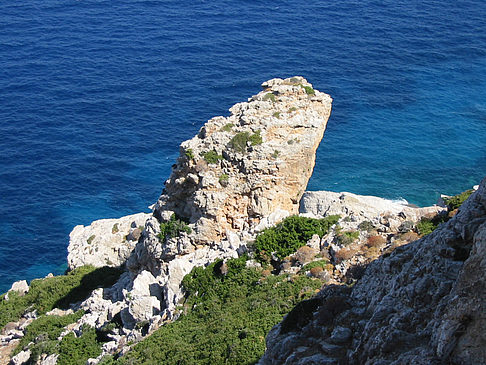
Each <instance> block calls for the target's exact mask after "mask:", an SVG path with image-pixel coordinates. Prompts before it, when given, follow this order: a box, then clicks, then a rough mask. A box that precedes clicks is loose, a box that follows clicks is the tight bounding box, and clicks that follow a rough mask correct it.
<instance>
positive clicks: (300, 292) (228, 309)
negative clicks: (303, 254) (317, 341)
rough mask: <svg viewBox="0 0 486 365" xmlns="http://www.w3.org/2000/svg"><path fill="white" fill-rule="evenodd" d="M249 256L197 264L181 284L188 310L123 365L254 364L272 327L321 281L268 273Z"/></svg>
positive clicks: (136, 351)
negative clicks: (248, 264)
mask: <svg viewBox="0 0 486 365" xmlns="http://www.w3.org/2000/svg"><path fill="white" fill-rule="evenodd" d="M246 259H247V258H246V257H241V258H238V259H231V260H228V261H227V262H226V264H225V265H226V267H227V273H226V275H223V274H221V268H222V266H223V262H222V261H217V262H215V263H213V264H211V265H209V266H208V267H206V268H202V267H197V268H194V269H193V270H192V271H191V273H190V274H188V275H186V277H185V278H184V280H183V282H182V284H183V286H184V288H185V290H186V301H185V303H184V310H185V314H183V315H182V316H181V317H180V318H179V319H178V320H177V321H175V322H173V323H170V324H167V325H165V326H163V327H162V328H160V329H159V330H158V331H156V332H155V333H154V334H152V335H151V336H150V337H148V338H147V339H145V340H144V341H142V342H140V343H139V344H137V345H136V346H135V347H134V348H133V350H132V351H131V352H129V353H128V354H127V355H125V356H123V357H121V358H119V359H118V362H119V363H122V364H186V365H187V364H254V363H256V362H257V361H258V359H259V358H260V357H261V356H262V355H263V353H264V351H265V336H266V335H267V333H268V331H269V330H270V329H271V328H272V327H273V326H274V325H275V324H277V323H278V322H280V321H281V320H282V318H283V316H284V315H285V314H286V313H288V312H289V311H290V310H291V309H292V308H293V307H294V306H295V305H296V304H297V303H298V302H300V301H301V300H303V299H306V298H308V297H310V296H311V295H313V293H314V291H315V290H316V289H318V288H320V286H321V285H322V284H321V282H320V281H319V280H315V279H311V278H308V277H306V276H303V275H302V276H294V277H292V278H291V279H290V278H289V277H288V276H287V275H281V276H275V275H268V276H267V277H265V278H262V270H261V269H256V268H246V266H245V262H246Z"/></svg>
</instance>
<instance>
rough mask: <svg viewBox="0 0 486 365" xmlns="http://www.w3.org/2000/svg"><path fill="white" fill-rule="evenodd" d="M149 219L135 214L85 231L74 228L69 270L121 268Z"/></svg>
mask: <svg viewBox="0 0 486 365" xmlns="http://www.w3.org/2000/svg"><path fill="white" fill-rule="evenodd" d="M151 216H152V215H151V214H148V213H138V214H133V215H128V216H125V217H121V218H118V219H100V220H97V221H94V222H92V223H91V224H90V225H89V226H86V227H85V226H82V225H79V226H76V227H74V229H73V230H72V231H71V233H70V234H69V246H68V267H69V269H70V270H73V269H75V268H76V267H79V266H83V265H93V266H95V267H102V266H120V265H122V264H124V263H125V261H126V260H127V258H128V257H129V256H130V254H131V252H132V251H133V249H134V248H135V245H136V244H137V241H138V239H139V237H140V235H141V231H142V229H143V227H144V226H145V222H146V221H147V219H148V218H149V217H151ZM141 228H142V229H141Z"/></svg>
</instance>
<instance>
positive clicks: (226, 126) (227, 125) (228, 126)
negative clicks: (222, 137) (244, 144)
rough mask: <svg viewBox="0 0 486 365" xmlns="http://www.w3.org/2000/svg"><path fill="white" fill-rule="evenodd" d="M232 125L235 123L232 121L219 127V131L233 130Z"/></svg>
mask: <svg viewBox="0 0 486 365" xmlns="http://www.w3.org/2000/svg"><path fill="white" fill-rule="evenodd" d="M234 126H235V125H234V124H233V123H228V124H225V125H224V126H223V127H221V131H222V132H231V131H232V130H233V127H234Z"/></svg>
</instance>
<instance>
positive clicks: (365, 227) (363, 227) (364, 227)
mask: <svg viewBox="0 0 486 365" xmlns="http://www.w3.org/2000/svg"><path fill="white" fill-rule="evenodd" d="M358 229H359V230H360V231H366V232H371V231H372V230H373V229H375V226H374V225H373V223H371V222H370V221H363V222H361V223H360V224H359V225H358Z"/></svg>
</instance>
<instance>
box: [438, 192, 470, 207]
mask: <svg viewBox="0 0 486 365" xmlns="http://www.w3.org/2000/svg"><path fill="white" fill-rule="evenodd" d="M472 193H474V190H473V189H470V190H466V191H464V192H462V193H460V194H457V195H454V196H452V197H450V198H443V200H444V203H445V204H446V205H447V209H448V210H449V211H450V212H451V211H453V210H455V209H457V208H459V207H460V206H461V205H462V203H464V202H465V201H466V199H467V198H469V197H470V196H471V194H472Z"/></svg>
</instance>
